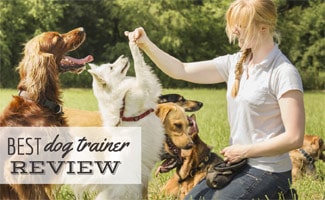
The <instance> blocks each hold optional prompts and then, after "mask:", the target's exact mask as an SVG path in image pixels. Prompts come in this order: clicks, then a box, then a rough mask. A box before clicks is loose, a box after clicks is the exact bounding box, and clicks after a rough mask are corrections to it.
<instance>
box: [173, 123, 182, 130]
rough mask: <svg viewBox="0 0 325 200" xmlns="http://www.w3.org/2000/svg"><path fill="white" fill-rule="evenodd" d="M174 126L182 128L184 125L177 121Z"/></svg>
mask: <svg viewBox="0 0 325 200" xmlns="http://www.w3.org/2000/svg"><path fill="white" fill-rule="evenodd" d="M174 126H175V127H176V128H177V129H182V127H183V125H182V124H179V123H175V124H174Z"/></svg>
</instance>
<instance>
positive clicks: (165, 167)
mask: <svg viewBox="0 0 325 200" xmlns="http://www.w3.org/2000/svg"><path fill="white" fill-rule="evenodd" d="M176 164H177V159H175V158H169V159H166V160H165V161H164V162H163V163H162V164H161V165H160V166H159V167H158V168H157V170H156V173H155V175H156V176H157V175H158V174H159V173H166V172H169V171H170V170H172V169H174V168H175V167H176Z"/></svg>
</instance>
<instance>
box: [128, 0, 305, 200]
mask: <svg viewBox="0 0 325 200" xmlns="http://www.w3.org/2000/svg"><path fill="white" fill-rule="evenodd" d="M226 21H227V25H226V33H227V35H228V38H229V41H230V42H234V41H236V40H237V41H238V45H239V47H240V48H241V51H240V52H238V53H236V54H232V55H225V56H220V57H217V58H214V59H212V60H206V61H200V62H191V63H184V62H181V61H180V60H178V59H176V58H174V57H172V56H170V55H169V54H167V53H165V52H164V51H162V50H161V49H159V48H158V47H157V46H156V45H155V44H154V43H153V42H151V41H150V39H149V38H148V37H147V35H146V33H145V31H144V29H143V28H137V29H135V30H134V31H133V32H125V35H126V36H128V38H129V40H130V41H134V42H136V43H137V45H138V46H139V47H140V48H141V49H142V50H143V51H144V52H145V53H146V54H147V55H148V56H149V57H150V58H151V59H152V60H153V62H154V63H155V64H156V65H157V66H158V67H159V68H160V69H161V70H162V71H164V72H165V73H166V74H168V75H169V76H171V77H173V78H175V79H182V80H186V81H190V82H194V83H202V84H205V83H220V82H227V88H228V90H227V103H228V121H229V125H230V145H229V146H228V147H225V148H224V149H222V150H221V152H220V153H221V154H222V155H223V156H224V158H225V161H227V162H229V163H236V162H238V161H240V160H242V159H245V158H247V159H248V165H247V167H245V168H244V169H243V170H242V171H241V172H240V173H239V174H237V175H236V176H235V177H234V179H233V180H232V181H231V182H230V183H229V184H228V185H227V186H225V187H224V188H222V189H212V188H209V187H208V186H207V184H206V181H205V180H203V181H201V182H200V183H199V184H198V185H197V186H196V187H194V188H193V190H192V191H191V192H190V193H189V194H188V195H187V199H200V198H201V199H220V200H226V199H229V200H234V199H253V198H254V199H257V198H260V199H265V198H268V199H274V198H276V199H277V198H278V195H279V193H288V192H289V189H290V188H289V187H290V184H289V183H290V182H291V161H290V158H289V155H288V152H289V151H290V150H292V149H296V148H299V147H300V146H301V145H302V143H303V136H304V130H305V113H304V103H303V87H302V82H301V78H300V75H299V74H298V71H297V69H296V68H295V67H294V66H293V64H292V63H291V62H290V61H289V60H288V59H287V58H286V56H285V55H283V54H282V52H281V51H280V50H279V48H278V45H277V44H276V43H275V42H276V40H275V39H276V38H277V34H276V32H275V27H276V21H277V11H276V7H275V5H274V3H273V2H272V1H271V0H236V1H234V2H233V3H232V4H231V5H230V7H229V9H228V11H227V13H226Z"/></svg>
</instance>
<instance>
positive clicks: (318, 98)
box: [0, 89, 325, 200]
mask: <svg viewBox="0 0 325 200" xmlns="http://www.w3.org/2000/svg"><path fill="white" fill-rule="evenodd" d="M225 92H226V91H225V90H212V89H164V92H163V93H179V94H182V95H183V96H185V97H186V98H187V99H193V100H199V101H202V102H203V103H204V105H203V107H202V109H201V110H200V111H198V112H195V115H196V117H197V121H198V125H199V129H200V133H199V134H200V136H201V138H202V139H203V140H204V141H205V142H206V143H207V144H209V145H210V146H212V147H213V150H214V151H215V152H219V150H220V149H222V148H223V147H225V146H227V144H228V137H229V126H228V121H227V103H226V99H225ZM16 94H17V91H16V90H10V89H1V90H0V110H2V109H3V108H4V107H5V106H6V105H7V104H8V102H9V101H10V99H11V96H12V95H16ZM62 97H63V100H64V107H70V108H78V109H84V110H97V101H96V99H95V97H94V95H93V93H92V90H91V89H64V90H63V93H62ZM304 98H305V110H306V133H308V134H315V135H319V136H321V137H322V138H323V139H325V131H324V129H325V92H323V91H315V92H306V93H305V96H304ZM188 114H190V113H188ZM316 165H317V170H318V172H317V173H318V175H319V177H320V178H319V179H316V180H314V179H312V178H308V177H305V178H302V179H300V180H298V181H297V182H295V183H294V184H293V187H294V188H296V189H297V191H298V194H299V199H301V200H322V199H325V183H324V181H323V180H322V178H323V179H324V178H325V164H324V163H323V162H320V161H318V162H316ZM172 174H173V172H170V173H167V174H163V175H159V176H158V177H154V178H153V179H152V180H151V182H150V186H149V197H150V199H154V200H156V199H161V200H165V199H171V198H170V197H166V196H164V195H161V194H160V193H159V191H160V188H161V187H162V186H163V185H164V183H165V182H166V181H167V180H168V178H169V177H170V176H171V175H172ZM57 199H60V200H64V199H71V195H70V194H69V190H67V189H66V188H64V190H62V192H60V193H59V194H58V196H57ZM85 199H91V198H90V197H89V196H88V197H86V198H85Z"/></svg>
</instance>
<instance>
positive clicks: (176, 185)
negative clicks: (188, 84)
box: [160, 115, 223, 199]
mask: <svg viewBox="0 0 325 200" xmlns="http://www.w3.org/2000/svg"><path fill="white" fill-rule="evenodd" d="M189 121H190V124H191V126H192V128H191V131H190V132H191V135H190V136H191V138H192V140H193V146H192V148H190V149H181V150H180V151H181V154H180V155H181V163H180V164H177V165H176V166H175V167H176V172H175V174H174V176H172V177H171V178H170V179H169V180H168V181H167V183H166V184H165V186H164V187H163V188H162V192H163V193H165V194H166V195H172V196H174V197H178V199H184V198H185V196H186V195H187V194H188V193H189V191H190V190H191V189H192V188H193V187H194V186H195V185H197V184H198V183H199V182H200V181H201V180H202V179H203V178H205V176H206V173H207V169H208V167H209V166H210V165H211V164H213V163H217V162H221V161H222V160H223V159H222V158H221V157H219V156H218V155H217V154H215V153H213V152H211V148H210V147H209V146H208V145H207V144H206V143H204V142H203V141H202V140H201V138H200V137H199V135H198V133H199V129H198V127H197V124H196V117H195V115H191V117H189ZM169 170H171V169H169ZM160 172H162V173H163V172H164V171H160ZM165 172H167V171H165Z"/></svg>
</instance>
